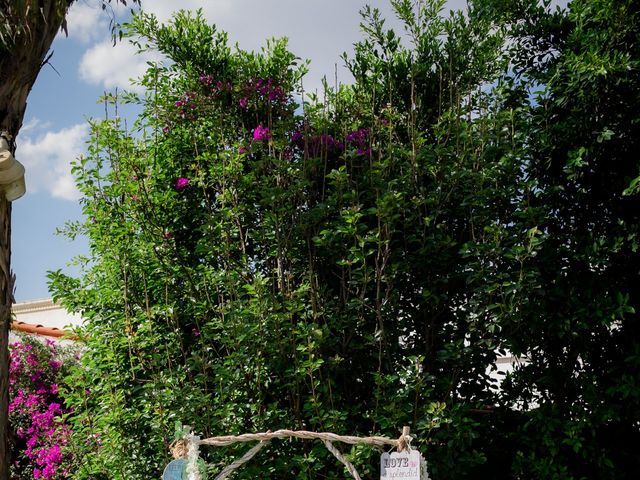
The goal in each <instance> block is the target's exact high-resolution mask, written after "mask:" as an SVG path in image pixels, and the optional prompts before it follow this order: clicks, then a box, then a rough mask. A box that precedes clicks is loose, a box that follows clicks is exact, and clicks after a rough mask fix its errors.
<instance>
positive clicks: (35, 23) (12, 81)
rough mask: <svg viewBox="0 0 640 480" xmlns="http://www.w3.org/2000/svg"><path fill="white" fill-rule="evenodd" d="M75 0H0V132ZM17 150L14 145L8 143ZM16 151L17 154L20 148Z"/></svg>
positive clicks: (8, 299)
mask: <svg viewBox="0 0 640 480" xmlns="http://www.w3.org/2000/svg"><path fill="white" fill-rule="evenodd" d="M72 2H73V0H31V1H26V2H25V1H21V2H18V1H15V0H0V12H1V13H2V15H0V21H3V22H5V27H6V28H4V31H11V32H12V33H13V35H12V38H10V39H9V40H5V43H1V42H0V133H2V132H6V133H7V134H8V135H9V136H11V137H13V138H15V137H16V136H17V135H18V132H19V131H20V127H21V126H22V121H23V119H24V112H25V110H26V108H27V96H28V94H29V92H30V91H31V87H33V84H34V82H35V80H36V77H37V76H38V73H39V72H40V69H41V68H42V66H43V64H44V62H45V56H46V55H47V52H48V51H49V48H50V47H51V43H52V42H53V39H54V38H55V36H56V34H57V33H58V31H60V27H61V26H62V25H63V23H64V19H65V16H66V13H67V10H68V8H69V6H70V5H71V3H72ZM11 147H12V150H14V153H15V144H12V146H11ZM18 155H19V152H18ZM0 197H1V198H0V479H2V480H4V479H8V478H9V462H10V453H11V452H10V451H9V425H8V419H9V409H8V406H9V351H8V343H9V327H10V324H11V304H12V303H13V279H12V273H11V204H10V203H9V202H7V201H6V199H5V196H4V192H2V191H0Z"/></svg>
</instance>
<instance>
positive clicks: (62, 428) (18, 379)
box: [9, 341, 71, 480]
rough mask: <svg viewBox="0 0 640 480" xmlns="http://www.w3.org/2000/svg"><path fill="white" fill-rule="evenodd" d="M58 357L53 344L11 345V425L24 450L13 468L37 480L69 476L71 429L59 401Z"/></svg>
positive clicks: (19, 454) (16, 455) (18, 444)
mask: <svg viewBox="0 0 640 480" xmlns="http://www.w3.org/2000/svg"><path fill="white" fill-rule="evenodd" d="M57 354H58V351H57V347H56V345H55V344H54V343H53V342H50V341H48V342H47V343H46V344H45V345H43V346H38V345H36V344H32V343H28V342H27V343H24V342H23V343H20V342H18V343H13V344H11V345H10V367H9V399H10V401H9V421H10V424H11V428H12V429H13V431H14V434H15V437H16V439H17V445H16V447H17V449H18V450H21V451H19V452H14V457H17V458H14V459H13V468H14V469H16V470H20V471H22V472H23V473H24V472H31V474H32V476H33V478H34V479H44V480H59V479H64V478H67V477H68V474H69V472H68V470H67V467H66V466H65V462H66V461H67V460H69V456H68V455H67V454H66V453H65V451H64V448H65V446H66V445H67V444H68V443H69V439H70V436H71V429H70V427H69V425H68V424H66V423H65V422H64V420H63V415H64V414H66V413H67V412H66V411H65V409H64V408H63V406H62V403H61V401H60V399H59V397H58V383H57V381H56V378H57V377H58V376H59V374H60V369H61V368H62V362H61V361H60V360H59V359H58V358H57ZM14 449H15V448H14ZM21 478H22V477H21Z"/></svg>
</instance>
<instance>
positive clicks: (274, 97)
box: [253, 78, 286, 102]
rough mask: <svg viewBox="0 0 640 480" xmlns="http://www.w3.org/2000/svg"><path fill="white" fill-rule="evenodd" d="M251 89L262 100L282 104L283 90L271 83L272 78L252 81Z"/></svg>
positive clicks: (284, 97) (284, 98) (283, 99)
mask: <svg viewBox="0 0 640 480" xmlns="http://www.w3.org/2000/svg"><path fill="white" fill-rule="evenodd" d="M253 87H254V88H255V91H256V92H257V93H258V95H259V96H260V97H262V99H263V100H267V101H269V102H284V101H285V100H286V95H285V93H284V89H283V88H282V87H281V86H280V85H278V84H276V83H275V82H274V81H273V78H267V79H266V80H263V79H261V78H258V79H255V80H253Z"/></svg>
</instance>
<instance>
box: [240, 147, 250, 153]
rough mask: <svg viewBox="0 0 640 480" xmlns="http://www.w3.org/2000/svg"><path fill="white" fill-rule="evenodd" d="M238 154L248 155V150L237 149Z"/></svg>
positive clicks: (243, 148) (244, 148)
mask: <svg viewBox="0 0 640 480" xmlns="http://www.w3.org/2000/svg"><path fill="white" fill-rule="evenodd" d="M238 153H239V154H240V155H245V154H247V153H249V149H248V148H247V147H240V148H239V149H238Z"/></svg>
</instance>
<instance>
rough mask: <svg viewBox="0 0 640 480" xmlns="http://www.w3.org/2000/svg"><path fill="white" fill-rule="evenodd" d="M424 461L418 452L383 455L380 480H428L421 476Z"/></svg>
mask: <svg viewBox="0 0 640 480" xmlns="http://www.w3.org/2000/svg"><path fill="white" fill-rule="evenodd" d="M423 463H424V460H423V459H422V455H420V452H418V451H417V450H412V451H410V452H407V451H404V452H393V453H390V454H389V453H383V454H382V456H381V457H380V480H392V479H394V478H401V479H403V480H421V479H422V480H426V478H427V477H426V475H424V476H421V472H422V469H423Z"/></svg>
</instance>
